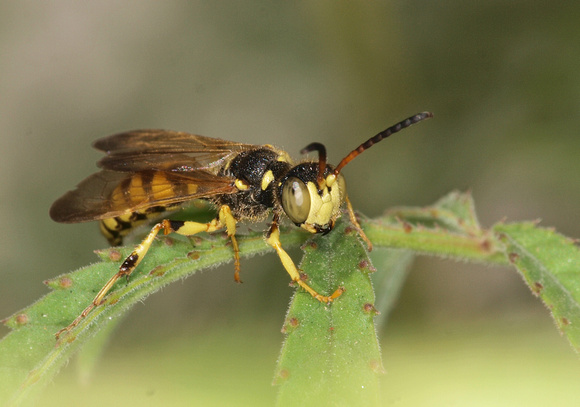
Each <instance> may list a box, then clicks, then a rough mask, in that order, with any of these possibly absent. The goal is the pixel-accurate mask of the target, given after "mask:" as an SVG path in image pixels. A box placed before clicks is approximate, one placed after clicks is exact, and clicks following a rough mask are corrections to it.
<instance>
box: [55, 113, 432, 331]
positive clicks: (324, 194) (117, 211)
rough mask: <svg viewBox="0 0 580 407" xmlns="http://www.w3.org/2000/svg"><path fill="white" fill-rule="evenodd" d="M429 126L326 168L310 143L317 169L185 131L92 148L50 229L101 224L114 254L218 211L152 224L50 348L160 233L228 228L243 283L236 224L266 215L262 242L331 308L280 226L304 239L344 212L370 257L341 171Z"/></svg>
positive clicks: (163, 225) (150, 133) (143, 134)
mask: <svg viewBox="0 0 580 407" xmlns="http://www.w3.org/2000/svg"><path fill="white" fill-rule="evenodd" d="M430 117H433V114H432V113H430V112H423V113H419V114H416V115H415V116H412V117H409V118H407V119H406V120H403V121H401V122H399V123H397V124H395V125H394V126H391V127H389V128H387V129H386V130H383V131H382V132H380V133H378V134H377V135H375V136H374V137H371V138H370V139H368V140H367V141H365V142H364V143H362V144H361V145H360V146H358V147H357V148H356V149H354V150H353V151H351V152H350V153H349V154H348V155H347V156H346V157H344V158H343V159H342V161H340V163H339V164H338V165H337V166H336V167H334V166H332V165H329V164H327V162H326V148H325V147H324V145H322V144H320V143H311V144H309V145H308V146H306V147H305V148H304V149H303V150H302V151H301V153H302V154H307V153H309V152H317V153H318V161H313V160H305V161H302V162H300V163H297V164H296V163H294V162H293V161H292V159H291V158H290V156H289V155H288V154H287V153H286V152H285V151H283V150H280V149H278V148H275V147H273V146H271V145H251V144H242V143H237V142H233V141H226V140H221V139H217V138H209V137H204V136H199V135H193V134H188V133H184V132H175V131H166V130H136V131H130V132H126V133H120V134H114V135H112V136H109V137H105V138H102V139H99V140H97V141H96V142H95V143H94V144H93V146H94V147H95V148H96V149H98V150H100V151H103V152H104V153H105V157H103V158H102V159H101V160H100V161H99V162H98V163H97V165H98V166H99V167H100V168H101V170H100V171H99V172H97V173H95V174H93V175H91V176H89V177H88V178H86V179H85V180H84V181H82V182H81V183H80V184H78V186H77V188H76V189H74V190H72V191H69V192H67V193H66V194H64V195H63V196H62V197H61V198H59V199H58V200H57V201H56V202H54V204H53V205H52V207H51V208H50V216H51V218H52V219H53V220H55V221H57V222H62V223H77V222H87V221H96V220H98V221H99V224H100V229H101V232H102V234H103V235H104V236H105V237H106V238H107V239H108V241H109V243H110V244H111V245H114V246H118V245H121V244H122V242H123V237H125V236H126V235H127V234H128V233H129V232H130V231H131V230H132V229H133V228H135V227H136V226H137V225H138V224H140V223H143V222H146V221H147V220H148V219H151V218H155V217H157V218H159V217H160V215H161V214H162V212H165V211H170V210H174V209H177V208H178V207H179V206H181V205H183V204H184V203H186V202H189V201H192V200H197V199H201V200H206V201H209V202H210V203H211V204H213V205H214V206H215V207H216V209H217V216H216V218H215V219H214V220H212V221H211V222H208V223H201V222H195V221H190V220H185V221H183V220H170V219H163V220H162V221H160V222H158V223H156V224H155V225H154V226H153V228H152V229H151V231H150V232H149V233H148V234H147V236H146V237H145V239H144V240H143V241H142V242H141V243H140V244H139V245H138V246H136V247H135V249H134V250H133V252H132V253H131V254H130V255H129V256H128V257H127V258H126V259H125V260H124V261H123V263H122V264H121V266H120V268H119V271H118V272H117V273H116V274H115V275H114V276H113V277H111V279H110V280H109V281H108V282H107V283H106V284H105V285H104V286H103V288H102V289H101V290H100V291H99V292H98V293H97V295H96V297H95V298H94V300H93V302H92V303H91V304H89V306H88V307H87V308H86V309H85V310H84V311H83V312H82V313H81V314H80V315H79V316H78V317H77V318H76V319H75V320H74V321H73V322H72V323H71V324H70V325H69V326H67V327H66V328H63V329H61V330H60V331H59V332H58V333H56V337H57V339H58V338H59V336H60V335H61V334H62V333H63V332H68V331H70V330H71V329H73V328H74V327H75V326H76V325H78V324H79V322H80V321H81V320H82V319H83V318H85V317H86V316H87V315H88V314H89V313H90V312H91V311H92V310H93V309H94V308H95V307H97V306H99V305H100V304H102V303H103V300H104V298H105V296H106V295H107V293H108V292H109V291H110V290H111V288H112V287H113V285H114V284H115V283H116V282H117V280H119V279H120V278H122V277H126V278H127V279H128V278H129V276H130V275H131V273H132V272H133V271H134V270H135V268H136V267H137V266H138V265H139V263H140V262H141V260H142V259H143V257H144V256H145V254H146V253H147V251H148V250H149V248H150V246H151V244H152V243H153V241H154V239H155V237H156V236H157V234H158V233H160V232H161V231H163V233H164V234H169V233H177V234H180V235H185V236H192V235H195V234H197V233H200V232H209V233H211V232H215V231H218V230H223V229H225V231H226V233H227V235H228V237H229V239H230V240H231V243H232V249H233V258H234V268H235V273H234V279H235V281H237V282H240V255H239V248H238V242H237V240H236V224H237V223H238V222H242V221H249V222H258V221H263V220H265V219H266V218H267V217H268V216H269V215H270V214H271V215H272V220H271V222H270V226H269V228H268V230H267V231H266V233H265V240H266V243H267V244H269V245H270V246H271V247H272V248H274V250H275V251H276V252H277V254H278V256H279V257H280V260H281V262H282V265H283V266H284V268H285V269H286V271H287V272H288V274H289V275H290V278H291V279H292V281H293V282H295V283H296V284H298V285H299V286H300V287H302V288H303V289H304V290H306V291H307V292H308V293H310V294H311V295H312V296H313V297H314V298H316V299H317V300H319V301H321V302H323V303H328V302H331V301H333V300H335V299H336V298H338V297H339V296H340V295H341V294H342V293H343V292H344V291H345V288H344V287H338V288H337V289H336V291H334V293H332V294H331V295H329V296H325V295H321V294H319V293H318V292H316V291H315V290H314V289H313V288H312V287H310V286H309V285H308V283H307V282H305V281H304V280H303V279H302V278H301V275H300V272H299V270H298V269H297V267H296V265H295V264H294V262H293V261H292V259H291V258H290V256H289V255H288V253H286V251H285V250H284V249H283V247H282V243H281V241H280V231H279V225H280V223H281V221H282V218H283V217H287V218H289V219H290V221H291V222H292V223H294V224H295V225H296V226H299V227H301V228H303V229H305V230H307V231H308V232H310V233H313V234H327V233H329V232H330V231H331V230H332V228H333V226H334V224H335V221H336V219H337V218H338V217H339V216H340V215H341V211H342V206H343V205H345V206H346V210H347V211H348V214H349V217H350V219H351V221H352V223H353V225H354V226H355V227H356V229H357V230H358V232H359V234H360V236H361V237H362V239H363V240H364V241H365V242H366V243H367V245H368V248H369V250H370V249H371V248H372V245H371V243H370V241H369V240H368V238H367V237H366V236H365V234H364V232H363V231H362V229H361V227H360V225H359V223H358V221H357V219H356V217H355V214H354V211H353V209H352V205H351V203H350V201H349V199H348V196H347V193H346V183H345V180H344V177H343V176H342V174H341V170H342V169H343V168H344V167H345V166H346V165H347V164H348V163H349V162H350V161H352V160H353V159H354V158H355V157H356V156H358V155H359V154H361V153H362V152H363V151H365V150H366V149H368V148H370V147H371V146H373V145H374V144H376V143H378V142H379V141H381V140H383V139H385V138H387V137H389V136H390V135H391V134H394V133H396V132H398V131H400V130H402V129H404V128H406V127H409V126H411V125H413V124H415V123H418V122H420V121H422V120H425V119H428V118H430Z"/></svg>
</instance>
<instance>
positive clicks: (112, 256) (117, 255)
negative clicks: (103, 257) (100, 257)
mask: <svg viewBox="0 0 580 407" xmlns="http://www.w3.org/2000/svg"><path fill="white" fill-rule="evenodd" d="M108 254H109V260H111V261H119V260H121V252H120V251H119V250H117V249H109V253H108Z"/></svg>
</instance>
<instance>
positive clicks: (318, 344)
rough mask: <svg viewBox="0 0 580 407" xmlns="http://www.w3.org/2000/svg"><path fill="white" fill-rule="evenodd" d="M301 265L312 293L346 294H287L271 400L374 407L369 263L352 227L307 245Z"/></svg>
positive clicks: (376, 356) (377, 367)
mask: <svg viewBox="0 0 580 407" xmlns="http://www.w3.org/2000/svg"><path fill="white" fill-rule="evenodd" d="M345 227H346V231H345ZM300 268H301V270H302V271H303V272H304V273H305V275H306V276H307V281H308V283H309V284H310V285H311V287H312V288H314V289H315V290H317V291H318V292H319V293H322V294H323V295H330V294H332V293H333V292H334V290H335V289H336V288H338V287H339V286H342V287H345V288H346V291H345V292H344V293H343V294H342V295H341V296H340V297H338V298H337V299H336V300H335V301H334V302H332V303H330V304H323V303H320V302H319V301H317V300H316V299H314V298H313V297H312V296H311V295H309V294H308V293H306V292H303V291H302V290H299V291H297V292H296V294H295V295H294V298H293V300H292V303H291V305H290V310H289V311H288V315H287V316H286V320H285V323H284V328H283V332H285V333H286V335H287V337H286V340H285V342H284V345H283V347H282V353H281V355H280V359H279V361H278V367H277V368H276V374H275V384H277V385H278V386H280V389H279V393H278V404H277V405H278V406H329V405H332V406H375V405H379V404H378V394H379V389H378V387H379V379H378V376H379V374H380V373H382V372H383V365H382V362H381V355H380V352H379V345H378V340H377V337H376V334H375V327H374V323H373V317H374V316H375V314H376V309H375V307H374V300H375V296H374V293H373V289H372V284H371V280H370V277H369V273H370V272H372V271H373V270H374V268H373V266H372V264H371V261H370V259H369V257H368V256H367V254H366V250H365V248H364V247H363V244H362V243H361V242H360V240H359V238H358V236H357V232H356V231H355V230H354V229H353V228H351V227H349V226H346V224H345V222H339V223H337V226H336V231H335V232H333V233H332V234H330V235H328V236H320V237H318V238H315V239H312V240H311V241H310V242H309V243H307V244H306V247H305V255H304V258H303V260H302V264H301V265H300Z"/></svg>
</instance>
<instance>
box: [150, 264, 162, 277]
mask: <svg viewBox="0 0 580 407" xmlns="http://www.w3.org/2000/svg"><path fill="white" fill-rule="evenodd" d="M164 274H165V268H164V267H163V266H157V267H155V268H153V270H151V271H150V272H149V275H150V276H153V277H161V276H162V275H164Z"/></svg>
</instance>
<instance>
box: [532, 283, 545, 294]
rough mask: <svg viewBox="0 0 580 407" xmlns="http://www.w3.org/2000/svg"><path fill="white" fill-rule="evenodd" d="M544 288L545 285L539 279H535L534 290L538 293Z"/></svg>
mask: <svg viewBox="0 0 580 407" xmlns="http://www.w3.org/2000/svg"><path fill="white" fill-rule="evenodd" d="M543 289H544V286H543V285H542V283H540V282H539V281H535V282H534V284H533V285H532V291H533V292H534V294H536V295H538V294H540V293H541V292H542V290H543Z"/></svg>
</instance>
